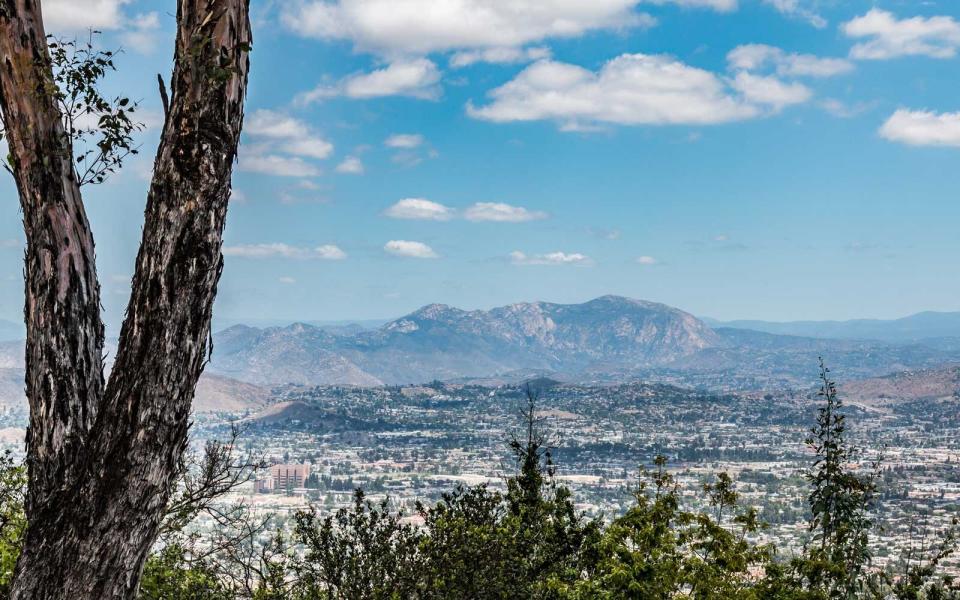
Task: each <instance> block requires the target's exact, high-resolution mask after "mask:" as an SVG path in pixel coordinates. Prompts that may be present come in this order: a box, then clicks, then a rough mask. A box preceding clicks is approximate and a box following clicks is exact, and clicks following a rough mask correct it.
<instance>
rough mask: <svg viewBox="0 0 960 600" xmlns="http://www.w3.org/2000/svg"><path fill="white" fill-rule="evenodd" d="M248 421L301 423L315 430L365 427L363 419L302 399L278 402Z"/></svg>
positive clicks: (260, 423) (284, 423)
mask: <svg viewBox="0 0 960 600" xmlns="http://www.w3.org/2000/svg"><path fill="white" fill-rule="evenodd" d="M246 422H247V423H251V424H255V425H259V426H267V427H269V426H271V425H287V426H289V425H290V424H292V423H299V424H302V425H304V426H309V427H310V429H311V431H313V432H319V431H323V432H332V431H346V430H350V429H358V428H361V429H362V428H365V425H364V423H363V422H362V421H359V420H357V419H354V418H352V417H348V416H344V415H338V414H336V413H333V412H331V411H328V410H324V409H323V408H320V407H319V406H317V405H315V404H308V403H306V402H302V401H300V400H293V401H288V402H278V403H277V404H274V405H272V406H269V407H267V408H265V409H264V410H262V411H260V412H258V413H256V414H255V415H252V416H251V417H249V418H248V419H247V420H246Z"/></svg>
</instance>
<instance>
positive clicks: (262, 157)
mask: <svg viewBox="0 0 960 600" xmlns="http://www.w3.org/2000/svg"><path fill="white" fill-rule="evenodd" d="M244 134H245V135H247V136H249V137H251V138H253V139H254V143H253V144H251V145H248V146H244V147H242V148H241V150H240V162H239V167H240V169H241V170H243V171H250V172H254V173H263V174H266V175H276V176H282V177H315V176H317V175H319V174H320V169H319V168H317V167H316V166H315V165H313V164H312V163H310V162H307V161H306V160H304V158H307V159H317V160H322V159H325V158H329V156H330V155H331V154H333V144H332V143H330V142H328V141H327V140H325V139H324V138H322V137H320V136H318V135H317V134H315V133H314V132H313V131H312V129H311V127H310V126H309V125H308V124H307V123H305V122H303V121H301V120H299V119H296V118H294V117H291V116H289V115H286V114H283V113H279V112H276V111H272V110H264V109H260V110H257V111H254V112H253V114H252V115H250V117H249V118H248V119H247V122H246V123H245V124H244Z"/></svg>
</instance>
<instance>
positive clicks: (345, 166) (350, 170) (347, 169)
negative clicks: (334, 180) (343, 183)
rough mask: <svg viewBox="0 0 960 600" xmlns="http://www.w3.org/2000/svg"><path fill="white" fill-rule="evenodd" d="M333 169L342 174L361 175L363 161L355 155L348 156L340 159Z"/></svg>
mask: <svg viewBox="0 0 960 600" xmlns="http://www.w3.org/2000/svg"><path fill="white" fill-rule="evenodd" d="M335 171H336V172H337V173H343V174H344V175H363V163H362V162H361V161H360V159H359V158H357V157H356V156H348V157H346V158H344V159H343V160H342V161H340V164H339V165H337V168H336V169H335Z"/></svg>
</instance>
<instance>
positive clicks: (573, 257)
mask: <svg viewBox="0 0 960 600" xmlns="http://www.w3.org/2000/svg"><path fill="white" fill-rule="evenodd" d="M510 262H512V263H513V264H515V265H522V266H528V265H549V266H559V265H590V264H593V261H592V260H591V259H590V257H588V256H586V255H585V254H580V253H579V252H573V253H567V252H548V253H546V254H526V253H524V252H521V251H519V250H514V251H513V252H511V253H510Z"/></svg>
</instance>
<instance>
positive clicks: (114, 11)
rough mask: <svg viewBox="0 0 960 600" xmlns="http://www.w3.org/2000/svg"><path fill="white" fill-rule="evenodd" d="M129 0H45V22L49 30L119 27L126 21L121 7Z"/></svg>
mask: <svg viewBox="0 0 960 600" xmlns="http://www.w3.org/2000/svg"><path fill="white" fill-rule="evenodd" d="M128 2H129V0H45V1H44V3H43V23H44V26H45V27H46V29H47V30H48V31H54V30H58V29H62V30H70V31H79V30H83V29H98V30H106V29H118V28H119V27H121V26H122V25H123V23H124V16H123V11H121V10H120V7H121V6H122V5H124V4H127V3H128Z"/></svg>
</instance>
